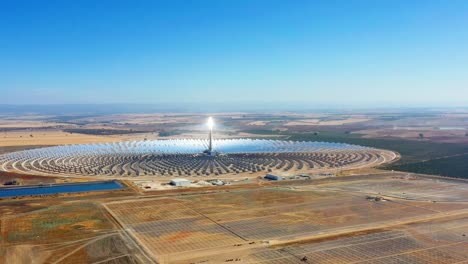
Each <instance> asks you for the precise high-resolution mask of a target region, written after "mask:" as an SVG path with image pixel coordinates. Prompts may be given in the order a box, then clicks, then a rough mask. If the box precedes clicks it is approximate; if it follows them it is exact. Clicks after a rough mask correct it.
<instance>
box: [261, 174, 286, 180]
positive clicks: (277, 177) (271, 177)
mask: <svg viewBox="0 0 468 264" xmlns="http://www.w3.org/2000/svg"><path fill="white" fill-rule="evenodd" d="M265 179H267V180H272V181H282V180H284V178H283V177H281V176H277V175H273V174H270V173H268V174H267V175H266V176H265Z"/></svg>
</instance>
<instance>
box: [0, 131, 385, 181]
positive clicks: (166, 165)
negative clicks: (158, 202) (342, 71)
mask: <svg viewBox="0 0 468 264" xmlns="http://www.w3.org/2000/svg"><path fill="white" fill-rule="evenodd" d="M208 144H209V143H208V140H201V139H178V140H153V141H128V142H115V143H101V144H81V145H64V146H56V147H47V148H39V149H32V150H25V151H19V152H13V153H8V154H4V155H2V156H0V169H1V170H4V171H14V172H22V173H30V174H60V175H93V176H97V175H109V176H142V175H159V176H179V175H180V176H204V175H205V176H206V175H221V174H230V173H234V174H235V173H243V172H261V171H265V172H270V171H285V172H286V171H293V170H296V171H308V170H319V169H333V168H337V169H338V168H356V167H365V166H374V165H378V164H381V163H384V162H388V161H389V157H390V155H389V153H391V152H387V151H384V150H379V149H374V148H368V147H362V146H357V145H350V144H343V143H328V142H293V141H282V140H261V139H217V140H213V152H212V154H211V155H209V154H206V153H204V151H205V150H207V149H208Z"/></svg>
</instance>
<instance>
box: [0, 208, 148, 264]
mask: <svg viewBox="0 0 468 264" xmlns="http://www.w3.org/2000/svg"><path fill="white" fill-rule="evenodd" d="M0 227H1V239H0V263H94V262H102V263H106V260H108V259H109V260H111V262H112V263H143V262H144V258H141V257H139V256H137V255H140V249H139V248H136V247H134V246H133V244H132V243H128V239H127V238H125V237H123V236H122V235H121V233H120V231H119V230H118V229H117V227H116V226H114V224H113V223H112V222H110V221H109V219H108V218H107V216H106V215H105V210H103V208H102V207H101V206H100V205H98V204H95V203H92V202H74V203H69V204H62V205H54V206H50V207H48V208H46V209H40V210H35V211H32V212H28V213H24V214H20V215H9V216H6V217H4V218H2V219H1V221H0Z"/></svg>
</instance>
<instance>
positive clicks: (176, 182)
mask: <svg viewBox="0 0 468 264" xmlns="http://www.w3.org/2000/svg"><path fill="white" fill-rule="evenodd" d="M169 184H170V185H172V186H190V184H191V182H190V181H189V180H187V179H172V180H171V182H170V183H169Z"/></svg>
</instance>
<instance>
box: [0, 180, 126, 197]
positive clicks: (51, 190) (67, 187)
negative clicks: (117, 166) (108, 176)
mask: <svg viewBox="0 0 468 264" xmlns="http://www.w3.org/2000/svg"><path fill="white" fill-rule="evenodd" d="M124 188H125V187H124V186H123V185H122V184H121V183H120V182H118V181H99V182H84V183H63V184H47V185H34V186H14V187H0V198H1V197H14V196H29V195H45V194H59V193H79V192H95V191H110V190H119V189H124Z"/></svg>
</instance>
